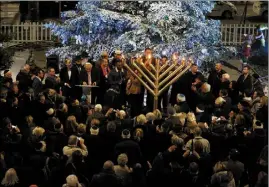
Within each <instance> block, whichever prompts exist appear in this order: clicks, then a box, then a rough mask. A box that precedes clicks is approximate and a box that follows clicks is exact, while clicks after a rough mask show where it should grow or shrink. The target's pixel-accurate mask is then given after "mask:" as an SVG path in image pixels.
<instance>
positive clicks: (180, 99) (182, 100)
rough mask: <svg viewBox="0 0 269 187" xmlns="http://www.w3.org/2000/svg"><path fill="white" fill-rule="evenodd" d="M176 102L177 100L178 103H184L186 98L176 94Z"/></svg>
mask: <svg viewBox="0 0 269 187" xmlns="http://www.w3.org/2000/svg"><path fill="white" fill-rule="evenodd" d="M177 100H178V102H184V101H186V97H185V95H183V94H180V93H179V94H177Z"/></svg>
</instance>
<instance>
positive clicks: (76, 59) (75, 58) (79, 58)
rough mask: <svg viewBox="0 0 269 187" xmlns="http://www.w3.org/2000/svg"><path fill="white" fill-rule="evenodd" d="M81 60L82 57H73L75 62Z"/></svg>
mask: <svg viewBox="0 0 269 187" xmlns="http://www.w3.org/2000/svg"><path fill="white" fill-rule="evenodd" d="M81 59H82V57H81V56H80V55H77V56H75V57H74V61H75V62H76V61H79V60H81Z"/></svg>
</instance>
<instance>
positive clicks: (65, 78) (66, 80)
mask: <svg viewBox="0 0 269 187" xmlns="http://www.w3.org/2000/svg"><path fill="white" fill-rule="evenodd" d="M70 71H71V76H70V78H69V76H68V69H67V67H63V68H62V69H61V71H60V79H61V83H62V85H64V83H68V84H69V85H70V86H71V87H72V86H74V84H75V80H74V79H75V75H76V72H75V69H74V68H71V70H70Z"/></svg>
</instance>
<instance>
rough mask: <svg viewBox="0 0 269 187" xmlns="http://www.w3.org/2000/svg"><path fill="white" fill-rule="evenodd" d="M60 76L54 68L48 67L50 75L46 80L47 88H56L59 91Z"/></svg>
mask: <svg viewBox="0 0 269 187" xmlns="http://www.w3.org/2000/svg"><path fill="white" fill-rule="evenodd" d="M59 85H60V78H59V77H57V76H56V75H55V69H54V68H48V76H47V78H46V80H45V88H46V89H49V88H50V89H54V90H56V91H57V92H58V91H59Z"/></svg>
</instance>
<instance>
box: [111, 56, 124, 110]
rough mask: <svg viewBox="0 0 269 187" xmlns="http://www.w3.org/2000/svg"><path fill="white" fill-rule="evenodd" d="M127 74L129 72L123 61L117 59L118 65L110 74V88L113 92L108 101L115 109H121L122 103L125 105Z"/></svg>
mask: <svg viewBox="0 0 269 187" xmlns="http://www.w3.org/2000/svg"><path fill="white" fill-rule="evenodd" d="M126 75H127V73H126V71H125V70H124V69H123V62H122V60H120V59H118V60H117V61H116V67H115V68H114V69H113V70H111V71H110V73H109V75H108V83H109V85H110V88H109V90H110V91H111V94H112V97H111V99H112V100H110V101H108V102H109V103H108V105H110V104H112V106H113V108H115V109H121V108H122V105H125V99H126V91H125V90H126ZM110 102H111V103H110Z"/></svg>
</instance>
